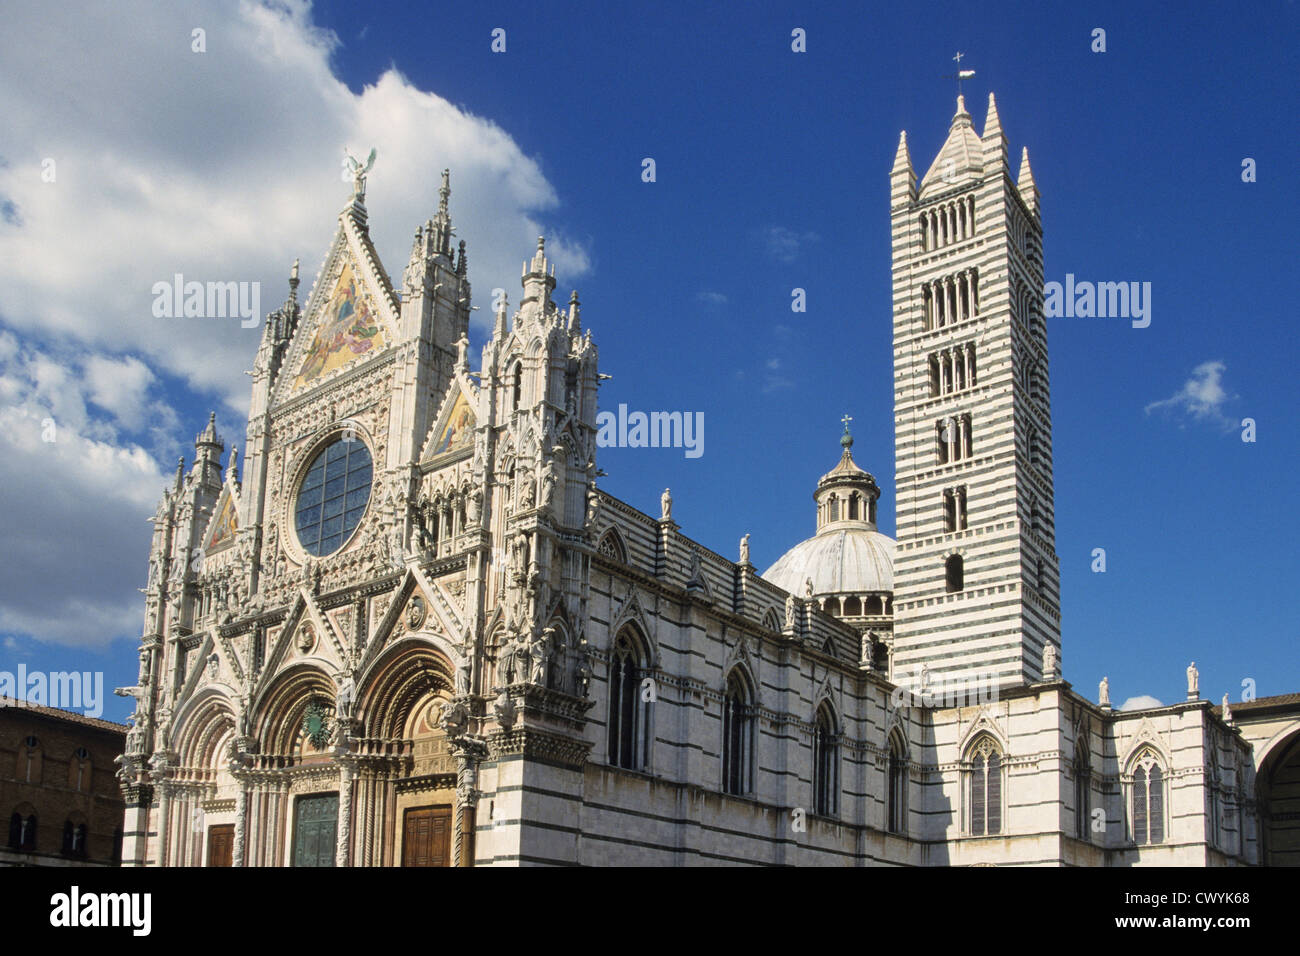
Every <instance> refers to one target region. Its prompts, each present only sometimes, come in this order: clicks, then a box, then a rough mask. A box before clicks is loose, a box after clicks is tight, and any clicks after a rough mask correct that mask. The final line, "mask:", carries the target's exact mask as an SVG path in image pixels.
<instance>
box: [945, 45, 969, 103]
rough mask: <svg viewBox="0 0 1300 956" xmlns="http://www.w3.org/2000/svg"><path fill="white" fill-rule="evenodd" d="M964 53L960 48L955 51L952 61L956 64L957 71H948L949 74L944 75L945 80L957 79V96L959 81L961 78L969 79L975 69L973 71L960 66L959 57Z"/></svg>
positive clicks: (958, 93) (959, 89)
mask: <svg viewBox="0 0 1300 956" xmlns="http://www.w3.org/2000/svg"><path fill="white" fill-rule="evenodd" d="M965 55H966V54H965V53H962V52H961V50H958V51H957V55H956V56H954V57H953V61H954V62H955V63H956V64H957V72H956V73H950V74H948V75H947V76H945V77H944V79H945V80H956V81H957V95H958V96H961V81H962V80H969V79H971V78H972V77H974V76H975V71H974V70H963V69H962V68H961V59H962V57H964V56H965Z"/></svg>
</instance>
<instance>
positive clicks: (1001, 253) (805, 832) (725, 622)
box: [118, 95, 1300, 866]
mask: <svg viewBox="0 0 1300 956" xmlns="http://www.w3.org/2000/svg"><path fill="white" fill-rule="evenodd" d="M367 170H368V166H367V167H366V168H364V169H363V168H362V167H360V166H359V165H357V166H356V168H355V170H354V172H355V178H354V183H353V190H352V195H351V197H350V199H349V200H348V202H347V204H346V206H345V207H344V209H343V210H342V212H341V214H340V215H339V219H338V229H337V231H336V232H335V234H334V237H333V240H332V243H331V244H330V246H329V251H328V253H327V254H326V256H325V258H324V262H323V264H322V266H321V269H320V272H319V273H318V274H317V276H316V279H315V282H314V283H313V285H312V287H311V289H310V292H309V294H307V296H306V300H305V302H303V303H300V302H299V297H298V288H299V278H298V267H297V264H295V265H294V268H293V272H292V274H291V277H290V279H289V289H288V294H287V297H286V299H285V301H284V304H283V305H282V306H281V307H280V308H279V309H277V310H276V311H275V312H273V313H271V314H270V315H269V316H268V317H267V319H266V322H265V325H264V328H263V335H262V340H261V344H260V346H259V348H258V350H257V355H256V358H255V361H254V366H253V372H252V400H251V405H250V411H249V416H248V424H247V428H246V430H245V434H244V439H243V442H242V443H241V446H240V451H242V455H243V457H242V461H241V460H240V459H239V457H238V452H237V450H236V449H235V447H234V446H233V445H227V443H226V441H225V439H224V438H223V437H222V436H221V435H220V434H219V432H218V428H217V424H216V421H215V417H214V418H212V419H210V420H209V421H208V423H207V425H206V427H205V428H204V429H203V431H202V432H201V434H199V435H198V437H197V439H196V441H195V454H194V458H193V461H192V462H191V463H190V466H189V468H188V470H187V469H186V467H185V462H184V460H182V462H181V463H180V465H179V466H178V468H177V471H176V477H175V481H174V483H172V484H171V486H170V487H169V488H167V489H166V490H165V491H164V493H163V496H162V499H161V501H160V502H159V505H158V509H157V512H156V513H155V515H154V517H153V519H152V521H153V527H154V533H153V540H152V547H151V551H150V555H149V571H148V583H147V587H146V588H145V595H146V596H145V624H144V636H143V639H142V642H141V647H140V669H139V677H138V681H137V684H136V685H135V686H133V687H128V688H122V689H121V690H120V691H119V693H122V694H126V695H130V696H132V697H134V698H135V701H136V710H135V714H134V717H133V721H132V723H133V726H132V728H131V730H130V732H129V734H128V736H127V740H126V747H125V751H126V752H125V753H124V754H123V755H122V757H121V758H120V759H119V771H118V777H119V780H120V783H121V787H122V791H123V794H124V797H125V803H126V811H125V821H124V825H123V833H124V839H123V851H122V857H123V861H124V863H125V865H133V866H474V865H477V866H486V865H575V864H577V865H625V864H632V865H651V866H667V865H701V864H721V865H729V864H768V865H772V864H775V865H823V866H825V865H831V866H865V865H876V864H880V865H910V866H943V865H1003V864H1039V865H1081V866H1133V865H1149V864H1156V865H1195V866H1204V865H1245V864H1255V863H1260V862H1269V861H1272V862H1290V863H1295V862H1300V849H1298V848H1300V841H1298V840H1297V831H1296V830H1295V829H1294V825H1295V824H1294V823H1292V824H1291V826H1292V827H1293V829H1291V830H1290V831H1289V834H1288V831H1287V830H1286V829H1285V827H1286V823H1285V821H1287V820H1291V821H1294V820H1297V819H1300V813H1298V812H1296V811H1300V773H1297V772H1296V770H1297V766H1300V765H1298V764H1297V756H1296V754H1297V746H1296V744H1297V742H1298V741H1300V719H1298V716H1300V707H1298V706H1297V700H1292V699H1289V698H1288V699H1283V698H1270V699H1267V700H1264V701H1257V702H1254V703H1253V704H1249V705H1248V704H1242V705H1240V707H1237V706H1233V707H1230V706H1229V705H1228V704H1227V701H1226V700H1225V701H1224V704H1223V705H1222V706H1216V705H1214V704H1212V703H1211V702H1210V701H1207V700H1205V699H1203V698H1202V697H1201V695H1200V692H1199V688H1198V683H1197V673H1196V668H1195V666H1194V665H1192V666H1189V667H1188V668H1187V678H1188V691H1187V698H1186V700H1184V701H1180V702H1178V703H1175V704H1171V705H1160V706H1151V707H1146V708H1139V709H1125V710H1121V709H1118V708H1115V707H1113V706H1112V704H1111V702H1110V700H1109V694H1108V690H1107V686H1106V682H1105V681H1103V682H1102V686H1101V688H1100V689H1099V693H1098V695H1097V696H1098V699H1097V700H1093V699H1091V697H1089V696H1085V695H1083V694H1082V693H1080V692H1079V691H1078V690H1076V689H1075V688H1074V687H1073V686H1072V685H1071V684H1070V683H1069V682H1068V681H1066V679H1065V677H1064V673H1065V668H1064V666H1063V655H1062V650H1061V643H1060V584H1059V581H1060V579H1059V573H1058V567H1059V562H1058V558H1057V554H1056V550H1055V543H1054V535H1055V531H1054V504H1055V502H1054V494H1053V465H1052V461H1053V454H1052V440H1051V439H1052V427H1051V403H1050V388H1049V379H1048V353H1047V328H1046V324H1045V322H1044V314H1043V288H1044V276H1043V252H1042V228H1041V222H1040V208H1039V192H1038V189H1037V187H1036V186H1035V183H1034V174H1033V172H1032V170H1031V168H1030V164H1029V155H1028V152H1027V151H1024V152H1022V154H1021V156H1020V160H1019V164H1018V167H1013V166H1012V165H1011V164H1010V159H1009V155H1008V144H1007V139H1006V137H1005V136H1004V134H1003V131H1002V127H1001V124H1000V121H999V118H998V111H997V106H996V104H995V101H994V98H993V97H992V96H991V95H990V97H989V101H988V111H987V115H986V117H985V120H984V126H983V131H982V132H981V133H977V132H976V129H975V125H974V122H973V120H972V117H971V115H970V113H969V112H967V109H966V106H965V103H964V100H963V98H961V97H959V98H958V101H957V109H956V115H955V116H953V118H952V121H951V126H950V129H949V132H948V135H947V138H946V140H945V141H944V143H943V146H942V148H941V149H940V151H939V153H938V154H937V156H936V157H935V159H934V161H933V162H932V163H931V164H930V165H929V167H928V169H927V171H926V172H925V174H924V175H923V176H921V177H919V178H918V176H917V173H916V171H915V169H914V168H913V165H912V160H911V156H910V154H909V150H908V145H907V137H906V134H904V135H903V136H902V137H901V138H900V140H899V143H898V150H897V154H896V156H895V158H894V162H893V168H892V170H891V171H890V173H889V196H890V225H891V235H892V250H893V253H892V255H893V316H892V328H893V348H894V370H895V375H894V383H895V394H894V423H895V443H896V444H895V448H896V469H897V471H896V480H895V484H894V489H893V491H894V493H893V500H892V502H890V501H889V500H888V497H886V500H885V501H884V502H882V501H881V498H882V490H881V487H880V485H879V484H878V483H877V481H876V479H875V478H874V477H873V475H872V474H871V473H870V472H869V471H867V470H866V469H865V468H863V467H862V465H860V464H859V463H858V462H857V461H855V460H854V456H853V437H852V434H851V432H850V429H849V427H848V422H847V420H846V421H845V429H844V433H843V435H842V437H841V439H840V444H839V448H838V449H835V448H833V447H830V444H829V441H828V448H827V460H826V465H827V467H828V470H827V471H826V473H825V475H824V476H823V477H822V478H821V479H820V481H818V483H817V486H816V488H815V489H812V490H813V497H814V501H815V505H816V507H815V513H814V514H810V515H809V519H810V521H809V530H810V531H811V532H813V533H812V535H811V536H810V537H809V538H808V539H807V540H805V541H803V542H801V543H798V544H795V545H794V546H793V547H792V548H791V549H790V550H789V551H788V552H786V553H785V554H784V555H783V556H782V557H781V558H780V559H779V560H778V561H777V562H776V563H775V564H774V565H773V566H772V567H771V568H769V569H767V571H766V572H763V573H760V572H759V569H757V568H755V567H754V565H753V564H751V563H750V560H749V545H748V536H746V539H745V540H742V541H741V542H740V545H739V553H738V554H737V555H736V558H735V560H732V559H731V558H728V557H724V556H723V555H722V554H719V553H718V552H716V551H714V550H711V549H710V548H708V547H706V546H705V545H704V544H702V543H700V542H696V541H694V540H691V539H690V538H688V537H686V536H685V535H683V534H681V533H680V531H679V527H678V525H677V524H676V523H675V522H674V521H673V514H672V496H671V492H670V491H665V492H664V495H663V497H662V499H661V501H660V502H659V503H658V505H659V507H658V509H657V513H653V512H652V513H647V512H644V511H641V510H639V509H638V508H637V507H634V506H633V505H631V504H629V503H627V502H624V501H621V500H619V499H617V498H615V497H613V496H612V495H610V494H609V493H608V492H607V491H606V490H604V489H603V488H598V487H597V485H596V479H597V477H598V475H599V474H600V472H598V471H597V460H596V452H597V442H596V435H597V423H596V422H597V411H598V408H599V388H600V385H601V382H602V378H603V376H602V375H601V374H600V372H599V353H598V349H597V346H596V337H595V335H593V329H592V323H590V322H588V321H586V320H585V319H584V316H583V314H582V307H581V304H580V302H579V299H578V294H577V292H574V293H572V294H571V295H570V296H569V298H568V301H567V303H566V304H564V305H557V303H556V302H555V301H554V299H553V298H552V296H553V293H554V292H555V287H556V278H555V275H554V269H553V267H552V266H551V264H550V262H549V261H548V258H547V254H546V248H545V243H544V241H543V240H541V239H539V240H538V242H537V248H536V250H535V251H533V252H532V254H531V257H530V258H529V259H528V260H527V261H526V262H525V263H524V265H523V270H522V273H523V274H522V279H521V285H522V289H521V294H520V296H519V301H518V305H517V307H516V308H515V309H514V310H513V311H512V310H511V308H510V306H509V303H508V302H507V301H505V300H504V299H501V300H500V301H499V302H497V303H494V308H495V315H494V318H493V323H492V328H491V335H490V337H489V338H488V340H487V344H486V345H485V346H484V347H483V350H482V353H481V355H479V356H477V363H476V364H472V363H471V356H470V354H469V338H468V331H469V324H470V308H471V306H470V300H471V290H470V284H469V281H468V279H467V266H466V255H467V254H466V246H465V242H463V241H460V242H458V243H457V244H456V246H455V247H453V242H452V220H451V212H450V208H451V206H450V183H449V176H448V173H447V172H444V173H443V176H442V187H441V191H440V199H439V204H438V210H437V213H436V215H434V216H433V217H432V218H431V219H428V220H427V221H425V222H424V223H423V225H421V226H420V227H419V228H418V229H416V231H415V239H414V242H413V244H412V247H411V253H410V258H409V260H408V261H407V262H406V264H405V268H404V269H403V270H402V272H401V275H400V281H399V283H397V284H394V282H393V280H392V279H391V278H390V276H389V274H388V272H387V271H386V269H385V267H384V264H383V263H381V262H380V261H379V257H378V255H377V254H376V251H375V248H374V246H373V244H372V242H371V239H370V234H369V228H368V225H367V212H366V206H365V175H366V172H367ZM829 411H831V410H828V412H829ZM830 437H833V436H830ZM837 456H838V457H837ZM868 464H869V463H868ZM806 491H807V489H803V488H791V489H790V495H791V499H792V500H795V499H797V498H799V497H800V496H801V495H803V494H805V493H806ZM882 505H883V506H885V507H888V506H891V505H892V507H893V508H894V509H895V513H896V516H897V521H896V527H897V535H898V538H897V540H893V539H891V538H890V537H888V536H886V535H884V534H883V533H881V532H880V531H879V530H878V529H877V517H878V510H879V508H880V507H882ZM728 550H730V549H728ZM1176 666H1177V667H1178V668H1180V669H1181V667H1182V664H1181V662H1180V663H1178V664H1177V665H1176ZM1270 701H1271V703H1270ZM1234 711H1235V713H1234ZM1270 761H1272V763H1270ZM1282 771H1286V772H1285V773H1283V772H1282ZM1257 776H1258V780H1257ZM1265 778H1267V779H1268V781H1272V782H1271V783H1268V784H1267V785H1265ZM1287 781H1291V782H1290V783H1288V782H1287ZM1270 787H1272V788H1273V789H1269V788H1270ZM1270 806H1271V808H1272V809H1271V810H1270V809H1269V807H1270Z"/></svg>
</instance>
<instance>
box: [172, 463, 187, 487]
mask: <svg viewBox="0 0 1300 956" xmlns="http://www.w3.org/2000/svg"><path fill="white" fill-rule="evenodd" d="M184 481H185V456H184V455H181V457H179V458H177V459H176V482H175V484H174V485H173V486H172V490H173V491H175V492H176V493H177V494H180V490H181V485H182V484H183V483H184Z"/></svg>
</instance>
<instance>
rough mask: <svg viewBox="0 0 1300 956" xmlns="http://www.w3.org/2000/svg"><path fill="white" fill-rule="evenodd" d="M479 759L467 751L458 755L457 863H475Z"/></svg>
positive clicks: (462, 864) (467, 864) (454, 834)
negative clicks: (475, 816)
mask: <svg viewBox="0 0 1300 956" xmlns="http://www.w3.org/2000/svg"><path fill="white" fill-rule="evenodd" d="M477 785H478V761H477V760H476V759H475V758H474V757H473V756H472V755H471V754H467V753H458V754H457V755H456V820H455V828H454V830H453V836H454V839H455V847H454V849H455V865H456V866H473V865H474V813H475V810H476V808H477V806H478V798H479V792H478V789H477Z"/></svg>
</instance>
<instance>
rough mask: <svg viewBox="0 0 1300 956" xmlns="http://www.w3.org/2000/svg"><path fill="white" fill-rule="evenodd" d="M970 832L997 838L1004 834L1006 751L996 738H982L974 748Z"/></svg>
mask: <svg viewBox="0 0 1300 956" xmlns="http://www.w3.org/2000/svg"><path fill="white" fill-rule="evenodd" d="M969 778H970V783H969V787H968V793H969V795H970V800H969V806H970V832H971V835H972V836H994V835H996V834H998V833H1001V832H1002V751H1001V749H1000V748H999V747H998V745H997V744H996V743H995V742H994V741H993V738H992V737H988V736H985V737H981V738H980V740H979V742H978V743H976V744H975V746H974V747H973V748H972V749H971V758H970V771H969Z"/></svg>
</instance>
